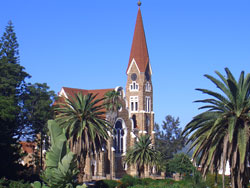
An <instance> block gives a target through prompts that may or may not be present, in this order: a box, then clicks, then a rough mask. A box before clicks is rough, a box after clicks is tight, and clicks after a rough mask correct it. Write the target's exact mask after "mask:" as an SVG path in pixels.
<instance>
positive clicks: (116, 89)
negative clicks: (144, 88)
mask: <svg viewBox="0 0 250 188" xmlns="http://www.w3.org/2000/svg"><path fill="white" fill-rule="evenodd" d="M119 89H120V90H121V92H122V95H121V97H124V96H125V93H124V89H123V87H121V86H117V87H116V88H115V91H118V90H119Z"/></svg>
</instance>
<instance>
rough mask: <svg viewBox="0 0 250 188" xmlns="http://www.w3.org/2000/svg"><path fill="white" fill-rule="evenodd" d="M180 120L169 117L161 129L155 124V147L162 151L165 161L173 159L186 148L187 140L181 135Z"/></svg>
mask: <svg viewBox="0 0 250 188" xmlns="http://www.w3.org/2000/svg"><path fill="white" fill-rule="evenodd" d="M181 133H182V129H181V128H180V121H179V118H176V119H175V118H174V117H173V116H171V115H167V116H166V117H165V120H164V121H163V122H162V125H161V127H160V126H159V125H158V124H155V147H156V149H157V150H158V151H161V153H162V156H163V159H164V160H168V159H171V158H173V155H174V154H175V153H176V152H177V151H178V150H181V149H182V148H183V147H184V146H185V142H186V139H185V138H184V136H182V135H181Z"/></svg>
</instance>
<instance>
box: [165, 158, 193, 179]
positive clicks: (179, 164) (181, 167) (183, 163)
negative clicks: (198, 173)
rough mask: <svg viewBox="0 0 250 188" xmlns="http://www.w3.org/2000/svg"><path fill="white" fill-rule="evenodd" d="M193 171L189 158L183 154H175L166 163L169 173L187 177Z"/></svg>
mask: <svg viewBox="0 0 250 188" xmlns="http://www.w3.org/2000/svg"><path fill="white" fill-rule="evenodd" d="M193 169H194V166H193V164H192V162H191V161H190V158H189V157H188V156H187V155H186V154H184V153H180V154H176V155H174V157H173V158H172V159H170V160H169V161H168V170H169V171H170V172H177V173H180V175H183V174H187V175H189V174H191V173H192V172H193Z"/></svg>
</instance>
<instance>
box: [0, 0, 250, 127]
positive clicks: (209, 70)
mask: <svg viewBox="0 0 250 188" xmlns="http://www.w3.org/2000/svg"><path fill="white" fill-rule="evenodd" d="M136 3H137V0H126V1H118V0H116V1H115V0H109V1H100V0H99V1H98V0H97V1H85V0H74V1H69V0H53V1H51V0H36V1H34V0H23V1H20V0H7V1H2V2H1V11H0V33H1V35H2V33H3V31H4V28H5V26H6V25H7V22H8V21H9V20H12V22H13V23H14V26H15V31H16V33H17V37H18V42H19V44H20V48H19V50H20V58H21V65H23V66H24V67H25V68H26V71H27V72H28V73H29V74H31V75H32V79H31V80H30V81H31V82H32V83H34V82H40V83H43V82H46V83H47V84H48V85H49V86H50V87H51V89H53V90H54V91H55V92H58V91H59V90H60V88H61V87H62V86H66V87H74V88H83V89H102V88H113V87H116V86H123V87H125V84H126V74H125V71H126V68H127V65H128V60H129V53H130V48H131V44H132V37H133V32H134V26H135V20H136V15H137V10H138V7H137V4H136ZM249 9H250V1H241V0H239V1H233V0H190V1H187V0H158V1H152V0H151V1H148V0H147V1H146V0H142V7H141V10H142V16H143V21H144V28H145V32H146V38H147V44H148V50H149V55H150V61H151V65H152V69H153V76H152V79H153V87H154V111H155V121H156V122H157V123H161V122H162V120H163V119H164V117H165V116H166V115H168V114H170V115H173V116H175V117H177V116H178V117H180V121H181V125H182V126H185V124H186V123H188V122H189V121H190V120H191V119H192V117H193V116H195V115H196V114H198V113H199V111H198V110H197V108H198V107H199V105H198V104H194V103H193V101H194V100H197V99H202V98H204V97H205V96H203V95H202V94H200V93H199V92H198V91H195V88H208V89H215V87H214V86H213V84H212V83H210V81H209V80H207V79H206V78H205V77H204V76H203V75H204V74H210V75H213V76H215V73H214V71H215V70H218V71H220V72H222V73H223V74H225V72H224V68H225V67H228V68H229V69H230V70H231V71H232V72H233V74H234V75H235V77H236V78H237V79H238V76H239V73H240V71H242V70H244V71H245V72H250V22H249V20H250V11H249Z"/></svg>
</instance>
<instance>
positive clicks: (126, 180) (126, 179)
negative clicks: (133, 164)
mask: <svg viewBox="0 0 250 188" xmlns="http://www.w3.org/2000/svg"><path fill="white" fill-rule="evenodd" d="M121 182H122V184H121V186H120V188H126V187H129V186H133V185H137V184H141V180H140V179H139V178H136V177H133V176H130V175H127V174H126V175H124V176H123V177H122V179H121Z"/></svg>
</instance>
